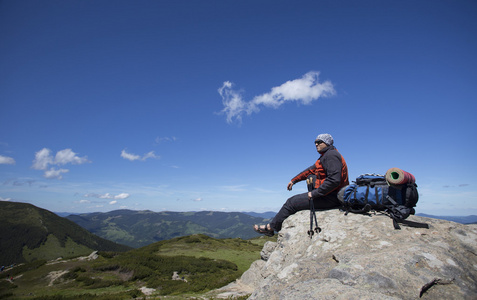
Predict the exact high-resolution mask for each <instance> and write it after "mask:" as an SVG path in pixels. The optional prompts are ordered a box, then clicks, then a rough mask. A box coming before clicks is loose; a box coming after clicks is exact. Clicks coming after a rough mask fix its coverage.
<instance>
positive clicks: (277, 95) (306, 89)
mask: <svg viewBox="0 0 477 300" xmlns="http://www.w3.org/2000/svg"><path fill="white" fill-rule="evenodd" d="M319 75H320V73H319V72H315V71H311V72H308V73H306V74H305V75H303V77H301V78H298V79H294V80H290V81H287V82H285V83H283V84H282V85H280V86H276V87H273V88H271V90H270V92H268V93H265V94H262V95H259V96H256V97H254V98H253V99H252V100H250V101H246V100H244V99H243V98H242V94H241V92H240V91H236V90H234V89H233V88H232V87H233V84H232V83H231V82H230V81H226V82H224V84H223V85H222V87H221V88H219V89H218V92H219V94H220V96H221V97H222V103H223V105H224V109H223V110H222V111H221V112H220V113H222V114H225V115H226V117H227V122H228V123H232V122H234V121H237V122H241V121H242V116H243V115H245V114H247V115H250V114H252V113H258V112H259V111H260V109H261V108H262V107H269V108H278V107H280V106H281V105H283V104H285V103H287V102H297V103H301V104H310V103H311V102H313V101H314V100H317V99H318V98H320V97H328V96H332V95H334V94H336V91H335V89H334V87H333V84H332V83H331V82H330V81H325V82H323V83H321V82H319V80H318V79H319V78H318V77H319Z"/></svg>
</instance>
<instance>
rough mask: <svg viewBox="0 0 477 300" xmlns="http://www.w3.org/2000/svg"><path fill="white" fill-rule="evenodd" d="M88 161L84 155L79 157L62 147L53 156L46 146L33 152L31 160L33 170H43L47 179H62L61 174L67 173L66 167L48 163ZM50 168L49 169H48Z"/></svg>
mask: <svg viewBox="0 0 477 300" xmlns="http://www.w3.org/2000/svg"><path fill="white" fill-rule="evenodd" d="M88 162H90V161H89V160H88V158H87V157H86V156H84V157H79V156H78V155H77V154H76V153H75V152H73V150H71V149H64V150H60V151H58V152H57V153H56V155H55V156H54V157H53V155H51V150H50V149H48V148H43V149H41V150H40V151H38V152H36V153H35V159H34V160H33V165H32V168H33V169H35V170H43V171H45V173H44V175H43V176H44V177H45V178H48V179H54V178H56V179H62V178H63V176H62V174H64V173H68V172H69V170H68V169H55V168H54V167H51V168H50V165H57V166H62V165H67V164H73V165H80V164H84V163H88ZM48 168H50V169H48Z"/></svg>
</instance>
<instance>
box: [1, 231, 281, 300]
mask: <svg viewBox="0 0 477 300" xmlns="http://www.w3.org/2000/svg"><path fill="white" fill-rule="evenodd" d="M267 240H273V238H272V239H271V238H266V237H259V238H254V239H251V240H242V239H238V238H236V239H215V238H211V237H209V236H206V235H201V234H197V235H191V236H185V237H178V238H174V239H171V240H166V241H161V242H157V243H154V244H151V245H148V246H145V247H142V248H139V249H134V250H130V251H128V252H124V253H119V252H101V251H100V252H98V254H99V255H98V257H97V258H96V259H95V260H91V261H88V260H86V259H85V258H84V257H83V258H73V259H58V260H54V261H49V262H47V261H46V260H41V259H37V260H34V261H32V262H29V263H25V264H22V265H18V266H15V267H14V268H12V269H6V270H5V271H3V272H2V273H0V299H45V300H46V299H82V300H86V299H132V298H139V299H142V298H145V297H146V295H145V294H144V293H143V292H142V291H141V289H144V288H148V289H150V290H149V291H150V295H148V296H147V299H163V298H167V299H187V298H194V297H202V296H203V295H205V293H207V292H209V291H211V290H214V289H217V288H220V287H222V286H224V285H226V284H228V283H230V282H232V281H234V280H235V279H237V278H239V277H240V276H241V274H242V273H243V272H244V271H246V270H247V269H248V268H249V266H250V264H251V263H252V262H253V261H255V260H257V259H260V251H261V249H262V247H263V245H264V243H265V242H266V241H267ZM174 272H176V273H177V275H178V278H179V279H180V280H172V275H173V273H174ZM11 278H13V280H11Z"/></svg>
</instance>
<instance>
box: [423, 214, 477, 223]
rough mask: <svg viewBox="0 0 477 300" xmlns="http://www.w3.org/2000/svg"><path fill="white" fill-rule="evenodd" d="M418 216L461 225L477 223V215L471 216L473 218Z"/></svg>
mask: <svg viewBox="0 0 477 300" xmlns="http://www.w3.org/2000/svg"><path fill="white" fill-rule="evenodd" d="M416 215H417V216H420V217H426V218H433V219H440V220H447V221H452V222H456V223H461V224H475V223H477V216H476V215H471V216H433V215H427V214H416Z"/></svg>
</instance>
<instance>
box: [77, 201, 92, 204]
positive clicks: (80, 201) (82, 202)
mask: <svg viewBox="0 0 477 300" xmlns="http://www.w3.org/2000/svg"><path fill="white" fill-rule="evenodd" d="M79 203H82V204H83V203H91V201H89V200H80V201H79Z"/></svg>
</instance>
